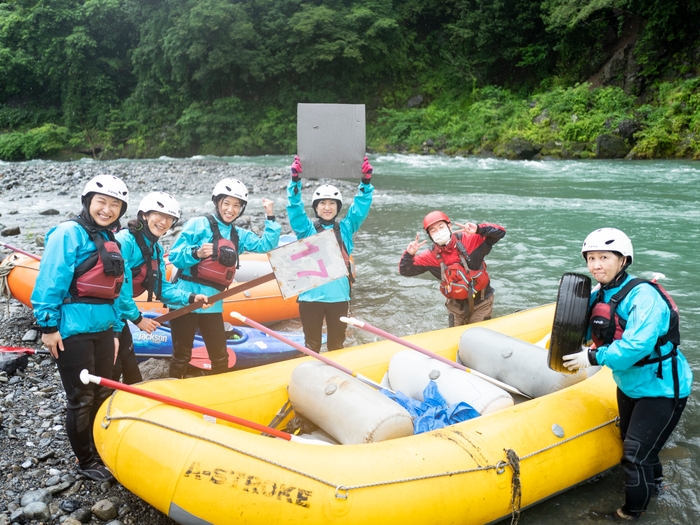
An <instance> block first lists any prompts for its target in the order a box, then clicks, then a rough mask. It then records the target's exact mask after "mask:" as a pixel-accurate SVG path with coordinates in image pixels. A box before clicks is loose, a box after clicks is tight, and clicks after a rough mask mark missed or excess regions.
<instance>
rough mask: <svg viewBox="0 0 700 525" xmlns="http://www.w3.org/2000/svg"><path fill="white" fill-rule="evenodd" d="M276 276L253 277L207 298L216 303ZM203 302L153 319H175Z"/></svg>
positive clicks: (209, 301) (161, 321)
mask: <svg viewBox="0 0 700 525" xmlns="http://www.w3.org/2000/svg"><path fill="white" fill-rule="evenodd" d="M274 278H275V274H274V273H273V272H271V273H268V274H265V275H263V276H261V277H258V278H256V279H252V280H250V281H247V282H245V283H241V284H239V285H238V286H234V287H233V288H229V289H228V290H224V291H223V292H219V293H217V294H215V295H212V296H211V297H209V298H207V303H208V304H214V303H215V302H217V301H221V299H225V298H227V297H230V296H232V295H236V294H238V293H241V292H245V291H246V290H249V289H250V288H255V287H256V286H259V285H261V284H264V283H266V282H267V281H271V280H272V279H274ZM203 304H204V301H195V302H194V303H192V304H189V305H187V306H184V307H183V308H178V309H177V310H173V311H172V312H168V313H167V314H164V315H161V316H160V317H156V318H155V319H153V320H154V321H156V322H157V323H160V324H163V323H164V322H166V321H170V320H171V319H175V318H176V317H180V316H182V315H185V314H188V313H190V312H193V311H194V310H197V309H198V308H201V307H202V305H203Z"/></svg>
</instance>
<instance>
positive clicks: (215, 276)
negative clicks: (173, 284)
mask: <svg viewBox="0 0 700 525" xmlns="http://www.w3.org/2000/svg"><path fill="white" fill-rule="evenodd" d="M205 217H206V218H207V220H208V221H209V226H210V227H211V231H212V233H213V235H214V240H213V244H214V253H212V255H211V256H210V257H207V258H206V259H203V260H202V261H201V262H199V263H197V264H195V265H194V266H192V267H191V268H190V273H191V275H184V274H183V275H180V278H181V279H184V280H186V281H192V282H195V283H199V284H204V285H206V286H211V287H212V288H216V289H217V290H219V291H223V290H225V289H226V288H228V286H229V285H230V284H231V283H232V282H233V278H234V276H235V275H236V269H237V268H238V267H239V262H238V244H239V239H238V231H236V227H235V226H234V225H233V224H232V225H231V240H229V239H224V238H223V237H222V236H221V232H220V231H219V226H218V224H217V222H216V219H215V218H214V216H213V215H209V214H207V215H205Z"/></svg>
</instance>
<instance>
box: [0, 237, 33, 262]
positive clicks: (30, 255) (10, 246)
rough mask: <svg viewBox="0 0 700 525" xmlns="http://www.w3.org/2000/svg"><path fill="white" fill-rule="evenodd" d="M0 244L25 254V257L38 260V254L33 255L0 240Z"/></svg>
mask: <svg viewBox="0 0 700 525" xmlns="http://www.w3.org/2000/svg"><path fill="white" fill-rule="evenodd" d="M0 246H4V247H5V248H7V249H8V250H12V251H13V252H17V253H21V254H22V255H26V256H27V257H31V258H32V259H34V260H36V261H40V260H41V257H39V256H38V255H34V254H33V253H29V252H25V251H24V250H21V249H19V248H17V247H16V246H12V245H11V244H7V243H6V242H0Z"/></svg>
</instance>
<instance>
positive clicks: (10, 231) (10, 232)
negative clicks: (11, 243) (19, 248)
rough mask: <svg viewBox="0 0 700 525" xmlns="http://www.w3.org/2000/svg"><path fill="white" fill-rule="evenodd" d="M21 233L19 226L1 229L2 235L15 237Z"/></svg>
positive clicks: (0, 233)
mask: <svg viewBox="0 0 700 525" xmlns="http://www.w3.org/2000/svg"><path fill="white" fill-rule="evenodd" d="M19 234H20V230H19V226H9V227H7V228H3V229H2V230H0V235H2V236H3V237H14V236H15V235H19Z"/></svg>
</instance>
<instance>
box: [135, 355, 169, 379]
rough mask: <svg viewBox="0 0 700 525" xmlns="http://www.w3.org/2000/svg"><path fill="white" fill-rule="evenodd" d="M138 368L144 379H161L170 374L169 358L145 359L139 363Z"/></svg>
mask: <svg viewBox="0 0 700 525" xmlns="http://www.w3.org/2000/svg"><path fill="white" fill-rule="evenodd" d="M139 370H140V371H141V376H142V377H143V380H144V381H150V380H152V379H163V378H165V377H168V376H169V375H170V360H169V359H147V360H146V361H144V362H143V363H139Z"/></svg>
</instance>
